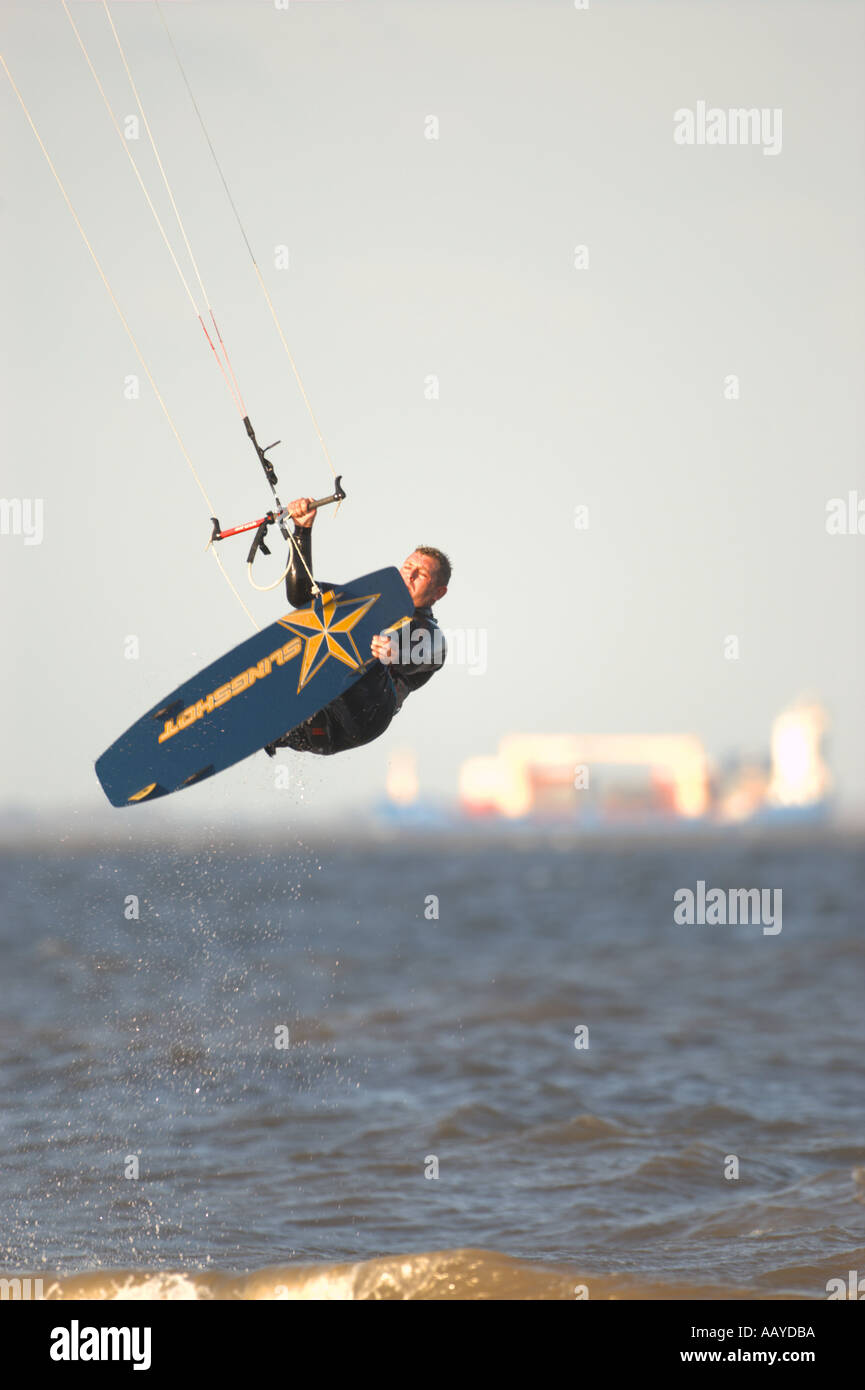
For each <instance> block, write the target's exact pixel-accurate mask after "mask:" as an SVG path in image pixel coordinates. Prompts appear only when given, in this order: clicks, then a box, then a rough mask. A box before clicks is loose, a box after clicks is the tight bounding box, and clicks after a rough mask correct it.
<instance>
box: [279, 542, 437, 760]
mask: <svg viewBox="0 0 865 1390" xmlns="http://www.w3.org/2000/svg"><path fill="white" fill-rule="evenodd" d="M294 539H295V541H296V542H297V545H298V546H299V548H300V551H301V554H302V556H303V559H304V561H305V562H306V566H307V569H309V570H310V571H312V528H311V527H309V526H306V527H304V526H296V527H295V528H294ZM316 583H317V584H318V586H319V588H320V589H322V590H325V589H338V588H339V585H338V584H332V583H329V582H325V581H324V580H316ZM285 593H286V597H287V598H288V601H289V603H290V604H291V605H292V607H293V608H305V607H306V606H307V605H308V604H309V603H311V602H312V588H311V584H310V579H309V575H308V574H307V572H306V569H304V567H303V565H302V564H301V562H300V560H299V559H298V555H297V550H296V549H295V547H294V545H292V547H291V565H290V568H289V571H288V573H287V575H286V576H285ZM424 633H425V634H426V635H425V636H424V635H423V634H424ZM395 636H396V637H397V639H398V640H399V643H400V646H399V655H400V656H401V657H405V658H407V659H406V660H401V661H396V662H391V663H390V664H389V665H385V664H384V663H383V662H381V661H374V662H373V664H372V666H371V667H370V669H369V670H368V671H367V672H366V674H365V675H363V676H361V678H360V680H358V681H355V683H354V685H353V686H351V687H350V689H348V690H347V691H346V692H345V694H343V695H339V696H337V698H336V699H335V700H331V702H330V704H329V705H325V706H324V709H321V710H319V711H318V713H317V714H314V715H312V716H311V717H310V718H309V719H307V720H305V721H304V722H303V724H298V726H297V728H295V729H291V730H289V732H288V733H287V734H283V736H282V738H278V739H277V740H276V741H275V742H274V743H269V744H268V745H267V750H266V751H267V752H268V753H269V754H270V755H271V757H272V756H273V755H274V753H275V751H276V749H277V748H293V749H294V750H295V751H296V752H299V753H325V754H327V753H343V752H345V751H346V750H347V749H349V748H359V747H360V746H361V745H362V744H364V743H371V742H372V740H373V739H374V738H378V736H379V734H383V733H384V731H385V729H386V728H387V727H388V725H389V724H390V722H391V720H392V719H393V717H394V715H395V714H396V713H397V712H398V710H399V709H400V707H401V705H402V702H403V700H404V699H405V698H406V696H407V695H410V694H411V693H412V691H413V690H419V689H420V687H421V686H422V685H426V683H427V681H428V680H429V679H430V677H431V676H433V675H434V674H435V672H436V671H437V670H438V669H439V667H440V666H443V665H444V660H445V654H446V653H445V641H444V636H443V634H442V631H441V629H440V628H439V625H438V623H437V622H436V620H435V618H434V617H433V615H432V609H431V608H416V609H415V610H414V616H413V617H412V619H411V621H410V622H408V623H406V624H405V626H404V627H401V628H400V629H399V630H398V631H397V632H396V633H395ZM412 657H414V660H412V659H411V658H412Z"/></svg>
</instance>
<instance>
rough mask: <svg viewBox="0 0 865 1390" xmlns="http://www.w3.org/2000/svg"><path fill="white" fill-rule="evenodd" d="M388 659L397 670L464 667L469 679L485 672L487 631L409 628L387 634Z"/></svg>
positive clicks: (469, 628) (468, 628) (465, 628)
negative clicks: (426, 667) (395, 664)
mask: <svg viewBox="0 0 865 1390" xmlns="http://www.w3.org/2000/svg"><path fill="white" fill-rule="evenodd" d="M388 636H389V639H390V659H391V661H392V662H396V663H397V664H399V665H400V666H419V667H425V666H429V667H436V666H441V665H442V664H446V665H448V666H466V667H467V668H468V672H469V675H470V676H482V675H484V674H485V672H486V669H487V630H486V628H484V627H478V628H475V627H454V628H440V627H436V628H434V629H433V630H432V631H430V629H429V628H426V627H416V628H415V629H414V630H413V631H412V629H411V627H410V625H409V624H406V625H405V627H401V628H398V629H397V631H396V632H391V633H389V634H388Z"/></svg>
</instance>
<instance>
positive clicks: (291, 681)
mask: <svg viewBox="0 0 865 1390" xmlns="http://www.w3.org/2000/svg"><path fill="white" fill-rule="evenodd" d="M413 613H414V604H413V602H412V598H411V595H410V594H409V591H408V589H407V588H406V586H405V584H404V583H403V580H402V578H401V577H400V573H399V570H397V569H393V568H389V569H383V570H376V571H375V573H374V574H365V575H364V576H363V577H362V578H361V579H355V580H352V581H351V583H349V584H342V585H340V586H339V587H338V588H337V587H333V588H330V589H327V590H325V591H324V592H323V593H322V594H321V595H320V596H319V597H317V598H316V599H315V600H314V601H313V603H312V604H311V605H310V606H309V607H308V608H299V609H296V610H294V611H293V612H291V613H286V615H285V616H284V617H282V618H279V619H277V621H276V622H275V623H271V625H270V627H267V628H265V629H264V631H263V632H259V633H256V635H255V636H254V637H250V638H249V640H248V641H246V642H241V643H240V645H239V646H237V647H234V648H233V650H232V651H230V652H228V653H227V654H226V655H225V656H222V657H220V658H219V660H218V661H214V662H212V663H211V665H210V666H206V667H205V668H204V670H203V671H199V673H198V675H197V676H193V677H192V679H191V680H188V681H185V682H184V684H183V685H180V686H178V687H177V689H176V690H173V691H172V692H171V694H170V695H168V696H166V698H165V699H164V700H160V702H159V704H158V705H154V707H153V709H151V710H148V711H147V713H146V714H145V715H143V716H142V717H141V719H139V720H137V722H136V723H135V724H133V725H132V727H131V728H129V729H127V730H126V733H125V734H122V735H121V736H120V738H118V739H117V741H116V742H115V743H112V745H111V747H110V748H108V749H107V750H106V751H105V752H104V753H103V754H102V757H101V758H99V759H98V761H97V763H96V775H97V777H98V778H99V781H100V782H101V783H102V789H103V791H104V792H105V795H106V796H107V797H108V800H109V801H110V802H111V804H112V806H134V805H137V804H138V803H139V802H143V801H154V800H155V799H156V797H158V796H166V795H167V794H168V793H169V792H176V791H180V790H181V789H182V788H183V787H191V786H193V785H194V784H195V783H196V782H201V781H203V780H204V778H205V777H212V776H213V774H214V773H216V772H224V770H225V769H226V768H227V767H232V766H233V765H234V763H239V762H240V761H241V759H242V758H248V757H249V755H250V754H251V753H256V752H258V750H259V749H261V748H263V747H264V746H265V744H267V743H273V742H274V741H275V740H276V739H278V738H280V737H281V736H282V735H283V734H284V733H287V732H288V730H289V729H294V728H296V727H297V725H298V724H302V723H303V721H304V720H305V719H308V718H309V717H310V715H313V714H317V713H318V711H319V710H320V709H323V708H324V706H325V705H327V704H330V702H331V700H335V699H336V697H337V696H338V695H342V694H343V692H344V691H346V690H348V689H349V687H350V686H352V685H354V683H355V681H357V680H358V679H359V678H360V677H361V676H362V675H363V674H364V672H365V671H367V670H368V669H369V667H370V666H371V665H372V663H373V661H375V660H376V658H374V657H372V656H371V655H370V643H371V641H372V638H373V637H374V635H375V634H376V633H380V632H385V631H388V630H389V629H391V628H394V627H398V626H400V625H401V623H403V622H405V621H406V620H407V619H409V618H410V617H411V616H412V614H413Z"/></svg>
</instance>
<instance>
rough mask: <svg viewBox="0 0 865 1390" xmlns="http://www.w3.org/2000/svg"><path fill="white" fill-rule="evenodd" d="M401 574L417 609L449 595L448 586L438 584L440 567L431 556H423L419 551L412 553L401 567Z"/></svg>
mask: <svg viewBox="0 0 865 1390" xmlns="http://www.w3.org/2000/svg"><path fill="white" fill-rule="evenodd" d="M399 572H400V574H401V575H402V577H403V581H404V582H405V584H406V586H407V588H408V591H409V593H410V594H411V596H412V599H413V600H414V606H415V608H426V607H427V606H428V605H429V604H431V603H436V602H437V600H438V599H440V598H443V597H444V595H445V594H446V593H447V585H445V584H439V582H438V565H437V563H436V561H435V560H434V559H433V558H432V556H431V555H422V554H421V553H420V551H419V550H414V551H412V553H411V555H409V557H408V559H407V560H404V561H403V563H402V564H401V565H400V570H399Z"/></svg>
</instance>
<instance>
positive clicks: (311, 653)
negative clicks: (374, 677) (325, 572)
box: [279, 589, 380, 693]
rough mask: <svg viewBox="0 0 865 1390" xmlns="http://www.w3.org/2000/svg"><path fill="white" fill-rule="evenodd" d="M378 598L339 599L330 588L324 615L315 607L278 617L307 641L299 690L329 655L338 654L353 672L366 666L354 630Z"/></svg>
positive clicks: (284, 625) (370, 595) (282, 624)
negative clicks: (288, 615)
mask: <svg viewBox="0 0 865 1390" xmlns="http://www.w3.org/2000/svg"><path fill="white" fill-rule="evenodd" d="M378 598H380V595H379V594H367V595H366V596H365V597H364V598H345V599H338V598H337V597H336V593H335V591H334V590H333V589H328V590H327V592H326V593H324V594H322V596H321V605H322V611H321V617H319V615H318V613H317V612H316V611H315V608H314V607H313V608H302V609H301V610H300V611H299V612H297V613H292V614H291V616H290V617H285V618H280V619H279V622H280V624H281V626H282V627H287V628H288V630H289V632H294V633H295V634H296V635H297V636H298V637H301V638H302V639H303V642H304V651H303V660H302V661H301V663H300V674H299V676H298V680H297V689H298V693H299V692H300V691H301V690H303V688H304V686H305V685H308V684H309V682H310V681H311V680H312V678H313V676H314V675H315V674H316V672H317V671H320V670H321V668H322V666H323V665H324V663H325V662H326V661H327V659H328V657H331V656H334V657H336V659H337V661H341V662H343V664H344V665H345V666H349V667H351V669H352V670H353V671H359V670H360V668H361V667H362V666H364V665H365V662H366V658H364V657H362V656H361V654H360V652H359V651H358V649H357V644H356V643H355V640H354V638H353V637H352V635H351V633H352V628H354V627H356V626H357V624H358V623H359V622H360V620H361V618H363V617H364V616H365V614H367V613H368V612H369V610H370V609H371V608H372V605H373V604H374V603H375V601H376V599H378ZM344 644H345V645H344Z"/></svg>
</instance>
